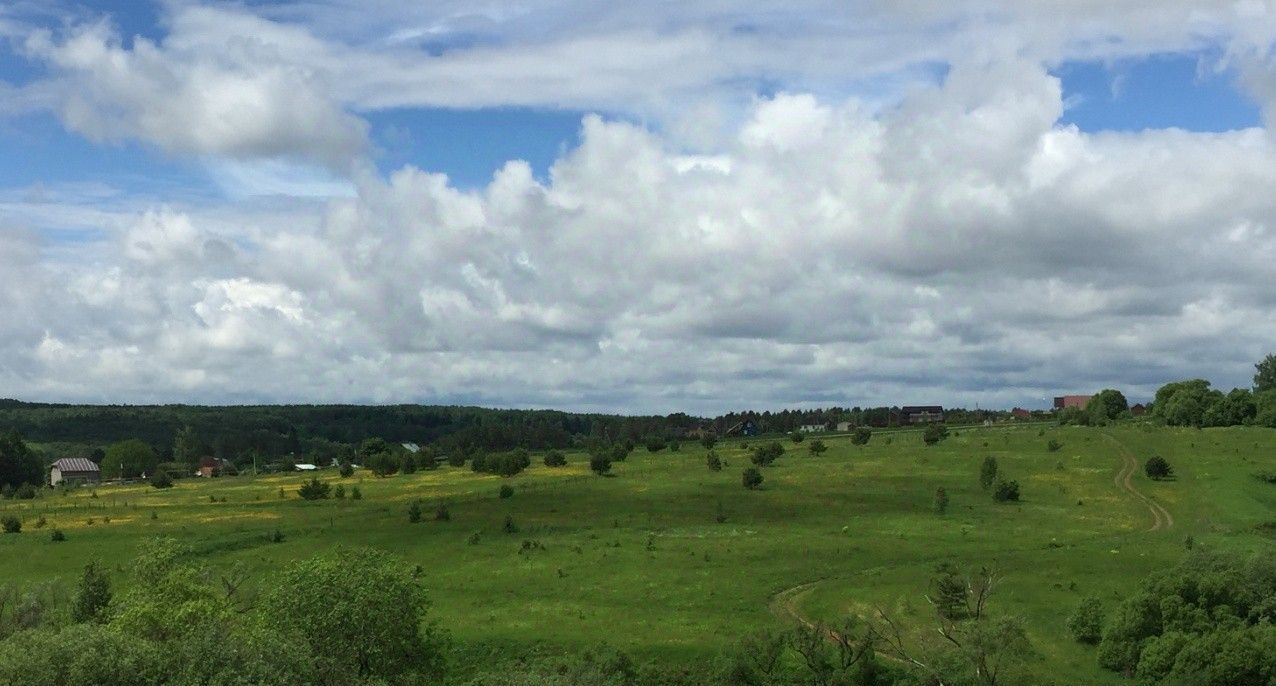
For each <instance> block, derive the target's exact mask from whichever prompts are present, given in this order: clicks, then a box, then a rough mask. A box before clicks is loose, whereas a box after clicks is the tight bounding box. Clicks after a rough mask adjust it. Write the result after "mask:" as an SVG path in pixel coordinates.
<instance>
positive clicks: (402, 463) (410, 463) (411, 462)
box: [399, 452, 417, 474]
mask: <svg viewBox="0 0 1276 686" xmlns="http://www.w3.org/2000/svg"><path fill="white" fill-rule="evenodd" d="M416 468H417V460H416V455H414V454H412V453H411V452H405V453H403V457H402V458H400V459H399V473H401V474H416Z"/></svg>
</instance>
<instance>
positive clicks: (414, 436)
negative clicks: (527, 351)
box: [0, 400, 1004, 461]
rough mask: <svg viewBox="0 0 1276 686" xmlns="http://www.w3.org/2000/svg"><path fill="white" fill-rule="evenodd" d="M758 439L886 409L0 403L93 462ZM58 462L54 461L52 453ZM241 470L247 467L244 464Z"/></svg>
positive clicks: (30, 436) (887, 419)
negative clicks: (131, 446)
mask: <svg viewBox="0 0 1276 686" xmlns="http://www.w3.org/2000/svg"><path fill="white" fill-rule="evenodd" d="M997 414H1004V413H992V412H967V411H964V410H950V411H949V418H950V420H951V421H956V422H962V421H982V419H984V418H986V417H992V416H995V415H997ZM746 420H749V421H752V422H753V423H754V424H755V425H756V427H757V430H758V431H759V432H761V433H787V432H790V431H793V430H795V429H797V428H798V427H799V426H802V425H804V424H825V425H828V426H829V427H830V428H831V427H832V426H833V424H834V423H836V422H840V421H848V422H851V423H853V424H857V425H858V424H867V425H872V426H888V425H891V424H893V423H896V422H897V421H898V417H897V413H896V412H895V411H894V408H889V407H879V408H867V409H861V408H858V407H856V408H850V409H846V408H837V407H834V408H827V409H813V410H784V411H780V412H774V413H773V412H733V413H729V414H725V415H722V416H719V417H715V418H701V417H693V416H690V415H687V414H683V413H675V414H670V415H665V416H621V415H605V414H586V413H572V412H560V411H555V410H509V409H487V408H480V407H459V406H430V405H257V406H197V405H145V406H143V405H135V406H134V405H62V404H43V403H28V402H21V401H17V400H0V429H3V430H5V431H16V432H18V433H19V434H20V435H21V436H22V437H23V438H24V439H26V440H27V441H29V442H33V443H40V444H56V445H58V446H59V451H58V452H59V453H65V452H83V453H85V455H86V456H90V457H94V458H95V459H97V460H99V461H100V459H101V454H100V453H96V451H99V450H101V449H103V448H105V447H106V446H108V445H110V444H112V443H116V442H119V441H124V440H129V439H141V440H142V441H145V442H146V443H148V444H150V445H151V446H153V447H154V448H155V450H156V451H157V452H158V453H160V456H161V459H164V460H168V459H171V458H172V454H171V453H172V446H173V444H174V440H175V438H176V436H177V433H178V432H179V431H180V430H182V429H183V428H186V427H189V428H190V429H191V432H192V434H193V436H194V437H195V440H196V441H197V442H198V444H199V445H198V452H201V453H204V454H208V455H211V456H213V457H219V458H225V459H229V460H235V461H241V460H243V459H244V458H245V456H246V455H251V454H256V455H258V456H262V457H266V458H273V457H279V456H284V455H289V454H292V455H296V456H304V455H322V456H326V455H328V454H329V453H333V452H335V451H336V449H337V448H338V447H339V446H351V445H356V444H358V443H360V442H362V441H364V440H366V439H369V438H383V439H385V440H386V441H389V442H391V443H399V442H409V441H410V442H413V443H418V444H420V445H437V446H439V447H440V448H442V449H443V450H444V451H447V450H453V449H457V448H460V449H463V450H488V451H503V450H511V449H514V448H520V447H521V448H527V449H544V448H566V447H571V446H577V445H582V444H584V443H585V442H588V441H591V440H593V441H598V440H601V441H604V442H615V441H624V440H630V441H642V440H644V439H646V438H647V437H650V436H662V437H680V436H684V435H686V434H687V433H688V432H690V431H693V430H704V431H709V432H714V433H717V434H718V435H725V434H726V433H727V432H728V431H729V430H730V429H731V428H732V427H735V426H736V425H738V424H740V423H741V422H743V421H746ZM58 456H63V455H61V454H59V455H58ZM249 461H251V460H249Z"/></svg>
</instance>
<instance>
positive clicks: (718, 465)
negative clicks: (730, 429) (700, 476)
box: [704, 450, 722, 472]
mask: <svg viewBox="0 0 1276 686" xmlns="http://www.w3.org/2000/svg"><path fill="white" fill-rule="evenodd" d="M704 461H705V464H706V465H708V466H709V471H711V472H720V471H722V460H721V459H720V458H719V457H718V454H717V453H715V452H714V451H712V450H710V451H709V454H708V455H705V458H704Z"/></svg>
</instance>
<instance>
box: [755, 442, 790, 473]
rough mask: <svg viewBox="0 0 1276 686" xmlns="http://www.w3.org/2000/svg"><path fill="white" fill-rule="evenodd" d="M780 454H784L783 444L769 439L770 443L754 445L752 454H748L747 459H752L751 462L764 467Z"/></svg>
mask: <svg viewBox="0 0 1276 686" xmlns="http://www.w3.org/2000/svg"><path fill="white" fill-rule="evenodd" d="M782 455H784V446H783V445H781V444H780V442H779V441H771V442H770V443H764V444H762V445H758V446H754V448H753V454H752V455H750V456H749V459H750V460H752V461H753V464H755V465H758V466H759V467H765V466H767V465H770V464H771V463H772V462H775V461H776V460H777V459H779V458H780V457H781V456H782Z"/></svg>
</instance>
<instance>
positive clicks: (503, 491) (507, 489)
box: [496, 484, 514, 500]
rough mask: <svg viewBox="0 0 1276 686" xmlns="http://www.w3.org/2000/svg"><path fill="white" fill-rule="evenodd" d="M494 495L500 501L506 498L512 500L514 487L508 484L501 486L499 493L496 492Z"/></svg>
mask: <svg viewBox="0 0 1276 686" xmlns="http://www.w3.org/2000/svg"><path fill="white" fill-rule="evenodd" d="M496 494H497V495H498V496H500V498H501V500H505V499H506V498H513V497H514V487H513V486H511V485H509V484H501V488H500V490H499V491H497V493H496Z"/></svg>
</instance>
